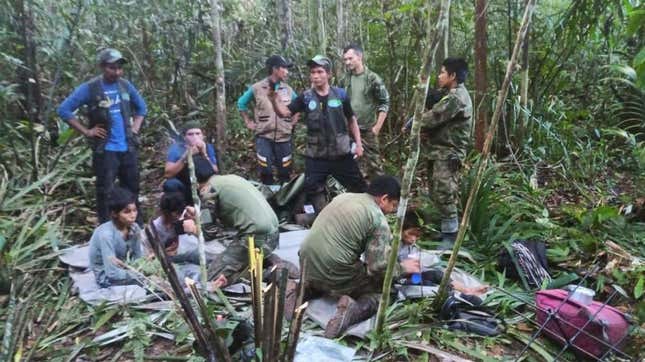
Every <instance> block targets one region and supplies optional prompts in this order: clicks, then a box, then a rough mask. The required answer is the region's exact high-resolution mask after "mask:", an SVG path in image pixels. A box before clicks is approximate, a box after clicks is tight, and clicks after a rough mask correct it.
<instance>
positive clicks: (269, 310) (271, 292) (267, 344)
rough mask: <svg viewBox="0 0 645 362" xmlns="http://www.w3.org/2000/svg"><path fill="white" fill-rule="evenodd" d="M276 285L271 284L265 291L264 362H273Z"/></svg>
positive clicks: (263, 316)
mask: <svg viewBox="0 0 645 362" xmlns="http://www.w3.org/2000/svg"><path fill="white" fill-rule="evenodd" d="M275 290H276V286H275V284H273V283H271V284H269V286H268V287H267V288H266V289H265V291H264V300H263V302H264V310H263V311H262V318H263V322H262V331H263V336H262V344H261V346H262V347H261V348H262V360H263V361H271V358H270V357H271V355H272V350H271V349H272V347H273V338H274V334H273V333H274V329H275V328H274V326H275V325H274V324H273V322H274V320H273V313H274V308H275Z"/></svg>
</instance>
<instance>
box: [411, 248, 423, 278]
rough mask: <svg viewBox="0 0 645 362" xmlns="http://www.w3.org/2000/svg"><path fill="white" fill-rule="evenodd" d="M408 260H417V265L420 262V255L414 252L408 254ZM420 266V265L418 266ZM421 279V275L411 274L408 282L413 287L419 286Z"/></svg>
mask: <svg viewBox="0 0 645 362" xmlns="http://www.w3.org/2000/svg"><path fill="white" fill-rule="evenodd" d="M408 259H416V260H419V263H420V262H421V254H420V253H419V252H418V251H415V252H413V253H411V254H408ZM419 265H420V264H419ZM421 281H422V278H421V273H412V274H411V275H410V282H412V284H414V285H418V284H421Z"/></svg>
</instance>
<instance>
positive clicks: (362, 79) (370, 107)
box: [339, 67, 390, 178]
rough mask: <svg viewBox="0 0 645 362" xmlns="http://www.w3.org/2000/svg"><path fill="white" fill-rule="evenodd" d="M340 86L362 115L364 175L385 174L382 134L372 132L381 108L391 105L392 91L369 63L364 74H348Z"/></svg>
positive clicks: (353, 106) (359, 124)
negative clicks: (381, 145) (388, 89)
mask: <svg viewBox="0 0 645 362" xmlns="http://www.w3.org/2000/svg"><path fill="white" fill-rule="evenodd" d="M339 86H340V87H341V88H345V90H346V91H347V94H348V95H349V99H350V102H351V104H352V109H353V110H354V113H355V114H356V117H357V118H358V128H359V129H360V130H361V141H362V143H363V151H364V153H363V157H361V158H360V159H359V162H358V165H359V167H360V169H361V172H362V173H363V176H364V177H370V178H371V177H372V176H375V175H377V174H382V173H383V171H382V165H381V155H380V153H381V152H380V147H379V142H378V138H377V137H376V136H375V135H374V133H373V132H372V127H373V126H374V124H375V122H376V117H377V115H378V113H379V112H386V113H387V112H388V111H389V109H390V94H389V93H388V91H387V89H386V88H385V84H384V83H383V80H382V79H381V77H379V76H378V74H376V73H374V72H372V71H371V70H369V69H368V68H367V67H365V71H364V72H363V73H361V74H358V75H355V74H351V73H347V74H345V76H344V77H343V78H342V79H341V80H340V82H339Z"/></svg>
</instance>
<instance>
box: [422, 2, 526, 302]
mask: <svg viewBox="0 0 645 362" xmlns="http://www.w3.org/2000/svg"><path fill="white" fill-rule="evenodd" d="M535 2H536V0H528V1H527V3H526V8H525V10H524V17H523V18H522V25H521V26H520V29H519V30H518V32H517V38H516V39H515V46H514V47H513V53H512V55H511V59H510V60H509V62H508V65H507V66H506V75H505V76H504V82H503V83H502V87H501V88H500V90H499V94H498V95H497V102H496V104H495V112H494V113H493V118H492V119H491V122H490V126H489V127H488V132H487V133H486V140H485V141H484V148H483V151H482V157H481V160H480V162H479V167H478V169H477V175H476V177H475V180H474V181H473V185H472V187H471V189H470V194H469V195H468V201H466V207H465V209H464V214H463V216H462V218H461V222H460V223H459V232H458V233H457V239H456V240H455V246H454V247H453V249H452V254H451V255H450V259H449V260H448V266H447V267H446V270H445V271H444V273H443V279H441V284H440V285H439V290H438V291H437V296H436V298H435V302H434V308H435V310H439V308H441V306H442V305H443V303H444V301H445V299H446V296H447V294H448V285H449V284H450V274H451V273H452V270H453V269H454V267H455V263H456V262H457V254H458V253H459V249H460V248H461V244H462V243H463V241H464V236H465V235H466V228H467V226H468V222H469V220H470V212H471V211H472V208H473V203H474V202H475V196H476V195H477V192H478V191H479V186H480V184H481V179H482V175H483V174H484V171H485V170H486V167H487V166H488V159H489V158H490V148H491V145H492V143H493V135H494V134H495V132H496V131H497V124H498V123H499V119H500V117H501V115H502V107H503V106H504V102H505V100H506V96H507V94H508V88H509V86H510V84H511V78H512V76H513V72H514V71H515V65H516V63H517V57H518V54H519V52H520V49H521V47H522V43H523V42H524V39H525V37H526V33H527V30H528V27H529V24H530V23H531V15H532V14H533V10H534V9H535Z"/></svg>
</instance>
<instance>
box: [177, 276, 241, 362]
mask: <svg viewBox="0 0 645 362" xmlns="http://www.w3.org/2000/svg"><path fill="white" fill-rule="evenodd" d="M185 283H186V285H187V286H188V289H189V290H190V294H191V295H192V296H193V299H194V300H195V302H197V306H198V307H199V311H200V312H201V314H202V319H203V320H204V324H205V325H206V330H208V332H209V333H210V338H211V339H212V341H213V342H214V344H213V347H215V350H216V351H217V354H218V355H219V356H220V357H221V358H222V359H223V360H224V361H226V362H230V361H231V355H230V353H229V352H228V348H226V342H224V340H223V339H222V337H220V336H219V335H218V334H217V327H216V326H215V323H213V318H212V317H211V316H210V314H209V312H208V308H206V303H204V298H202V295H201V294H200V293H199V290H198V289H197V286H196V285H195V281H194V280H192V279H190V278H186V279H185Z"/></svg>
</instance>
